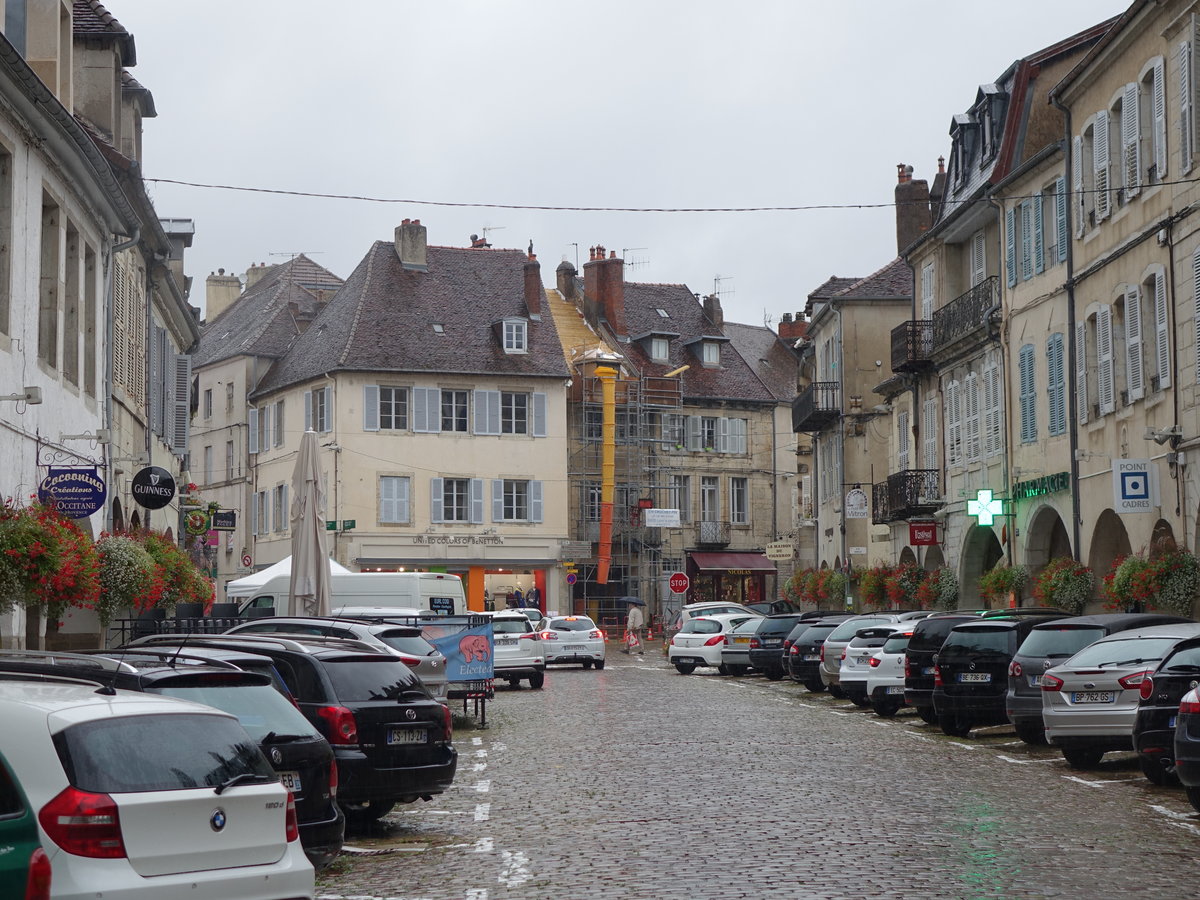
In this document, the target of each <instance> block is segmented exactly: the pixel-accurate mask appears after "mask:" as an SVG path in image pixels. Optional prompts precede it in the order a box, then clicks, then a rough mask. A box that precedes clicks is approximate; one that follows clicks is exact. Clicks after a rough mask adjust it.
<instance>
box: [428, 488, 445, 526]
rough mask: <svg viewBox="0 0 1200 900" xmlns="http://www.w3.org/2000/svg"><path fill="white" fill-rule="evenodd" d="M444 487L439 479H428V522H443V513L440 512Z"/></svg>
mask: <svg viewBox="0 0 1200 900" xmlns="http://www.w3.org/2000/svg"><path fill="white" fill-rule="evenodd" d="M445 489H446V486H445V484H444V483H443V479H441V478H430V479H429V521H430V522H444V521H445V513H444V512H443V510H442V495H443V493H444V492H445Z"/></svg>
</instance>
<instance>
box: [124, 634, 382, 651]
mask: <svg viewBox="0 0 1200 900" xmlns="http://www.w3.org/2000/svg"><path fill="white" fill-rule="evenodd" d="M183 641H187V643H189V644H195V645H196V646H200V647H213V646H218V647H219V646H222V645H224V646H226V647H228V645H229V644H230V643H235V644H245V645H247V646H259V647H262V646H271V647H274V648H276V649H279V650H292V651H294V652H296V653H308V652H309V651H310V650H311V649H312V645H313V644H318V645H320V646H323V647H329V648H332V649H344V650H367V651H370V652H371V653H379V652H380V650H381V648H380V647H379V646H378V645H377V644H370V643H367V642H366V641H360V640H357V639H355V638H343V637H330V636H328V635H319V634H311V635H310V634H293V635H288V636H287V637H279V636H278V635H277V634H273V633H272V634H257V633H256V634H206V635H204V636H203V637H197V636H196V635H194V634H192V635H189V634H151V635H146V636H145V637H140V638H137V639H136V640H133V641H130V642H129V643H128V644H126V645H125V646H126V647H134V646H143V645H144V644H171V645H174V644H178V643H180V642H183ZM384 655H387V654H386V653H385V654H384Z"/></svg>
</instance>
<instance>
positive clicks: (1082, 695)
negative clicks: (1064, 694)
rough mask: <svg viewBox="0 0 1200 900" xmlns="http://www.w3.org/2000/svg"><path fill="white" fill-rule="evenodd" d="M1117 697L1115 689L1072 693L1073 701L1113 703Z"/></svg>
mask: <svg viewBox="0 0 1200 900" xmlns="http://www.w3.org/2000/svg"><path fill="white" fill-rule="evenodd" d="M1116 699H1117V694H1116V692H1115V691H1076V692H1075V693H1073V694H1072V695H1071V702H1072V703H1112V702H1113V701H1114V700H1116Z"/></svg>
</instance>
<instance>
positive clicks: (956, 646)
mask: <svg viewBox="0 0 1200 900" xmlns="http://www.w3.org/2000/svg"><path fill="white" fill-rule="evenodd" d="M1064 615H1065V614H1064ZM1045 621H1046V616H1045V615H1044V614H1039V613H1035V614H1032V615H1028V614H1022V611H1021V610H1019V609H1014V610H1010V611H1009V614H1008V615H1004V616H992V617H989V618H980V619H976V620H975V621H973V622H964V623H962V624H960V625H956V626H955V627H954V628H952V629H950V634H948V635H947V636H946V640H945V641H944V642H943V643H942V646H941V648H940V649H939V650H938V652H937V656H936V659H935V661H934V668H933V678H934V686H933V706H934V709H935V710H936V711H937V717H938V719H937V721H938V726H939V727H940V728H941V729H942V733H943V734H948V735H952V736H955V737H965V736H966V735H967V733H968V732H970V730H971V729H972V728H974V727H976V726H978V725H1000V724H1003V723H1004V722H1007V721H1008V715H1007V712H1006V709H1007V704H1006V699H1007V694H1008V665H1009V663H1011V662H1012V658H1013V655H1014V654H1015V653H1016V652H1017V648H1018V647H1019V646H1021V642H1022V641H1024V640H1025V638H1026V636H1028V634H1029V632H1030V630H1031V629H1032V628H1033V627H1034V626H1035V625H1037V624H1038V623H1040V622H1045ZM909 644H910V646H911V641H910V642H909Z"/></svg>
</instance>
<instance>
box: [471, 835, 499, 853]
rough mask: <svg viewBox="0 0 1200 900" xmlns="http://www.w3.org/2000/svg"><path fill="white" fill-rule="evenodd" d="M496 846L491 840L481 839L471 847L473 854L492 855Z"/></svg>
mask: <svg viewBox="0 0 1200 900" xmlns="http://www.w3.org/2000/svg"><path fill="white" fill-rule="evenodd" d="M495 849H496V845H495V843H494V841H493V840H492V839H491V838H480V839H479V840H477V841H476V842H475V843H474V844H473V845H472V847H471V852H472V853H491V852H492V851H493V850H495Z"/></svg>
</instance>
